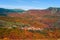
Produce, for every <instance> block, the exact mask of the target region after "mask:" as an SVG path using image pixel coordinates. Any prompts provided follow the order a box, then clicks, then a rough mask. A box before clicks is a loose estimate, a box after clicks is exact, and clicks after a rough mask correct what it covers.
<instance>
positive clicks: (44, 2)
mask: <svg viewBox="0 0 60 40" xmlns="http://www.w3.org/2000/svg"><path fill="white" fill-rule="evenodd" d="M48 7H60V0H0V8H8V9H14V8H15V9H26V10H28V9H46V8H48Z"/></svg>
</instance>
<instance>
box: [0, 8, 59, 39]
mask: <svg viewBox="0 0 60 40" xmlns="http://www.w3.org/2000/svg"><path fill="white" fill-rule="evenodd" d="M0 30H1V31H0V39H5V38H6V39H18V40H19V39H22V40H25V39H26V40H37V39H43V40H45V39H47V40H57V39H59V38H60V8H53V7H50V8H48V9H44V10H38V9H37V10H35V9H32V10H27V11H25V12H22V13H17V12H11V13H10V14H7V16H0ZM29 34H30V35H29Z"/></svg>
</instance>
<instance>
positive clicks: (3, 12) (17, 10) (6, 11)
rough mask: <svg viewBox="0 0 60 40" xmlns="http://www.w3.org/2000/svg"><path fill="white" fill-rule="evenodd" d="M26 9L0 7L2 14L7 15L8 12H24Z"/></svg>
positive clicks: (0, 13) (0, 14)
mask: <svg viewBox="0 0 60 40" xmlns="http://www.w3.org/2000/svg"><path fill="white" fill-rule="evenodd" d="M24 11H25V10H22V9H5V8H0V16H6V15H7V14H8V13H22V12H24Z"/></svg>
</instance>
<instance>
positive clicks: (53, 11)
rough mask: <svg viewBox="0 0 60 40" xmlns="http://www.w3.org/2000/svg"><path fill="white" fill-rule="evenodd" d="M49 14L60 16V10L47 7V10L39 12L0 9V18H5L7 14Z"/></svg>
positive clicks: (38, 10) (34, 10)
mask: <svg viewBox="0 0 60 40" xmlns="http://www.w3.org/2000/svg"><path fill="white" fill-rule="evenodd" d="M22 12H24V13H30V12H32V13H41V12H42V13H43V14H45V13H48V14H49V13H51V14H55V15H60V8H58V7H49V8H47V9H43V10H40V9H32V10H27V11H26V10H22V9H5V8H0V16H6V15H7V14H9V13H22Z"/></svg>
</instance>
